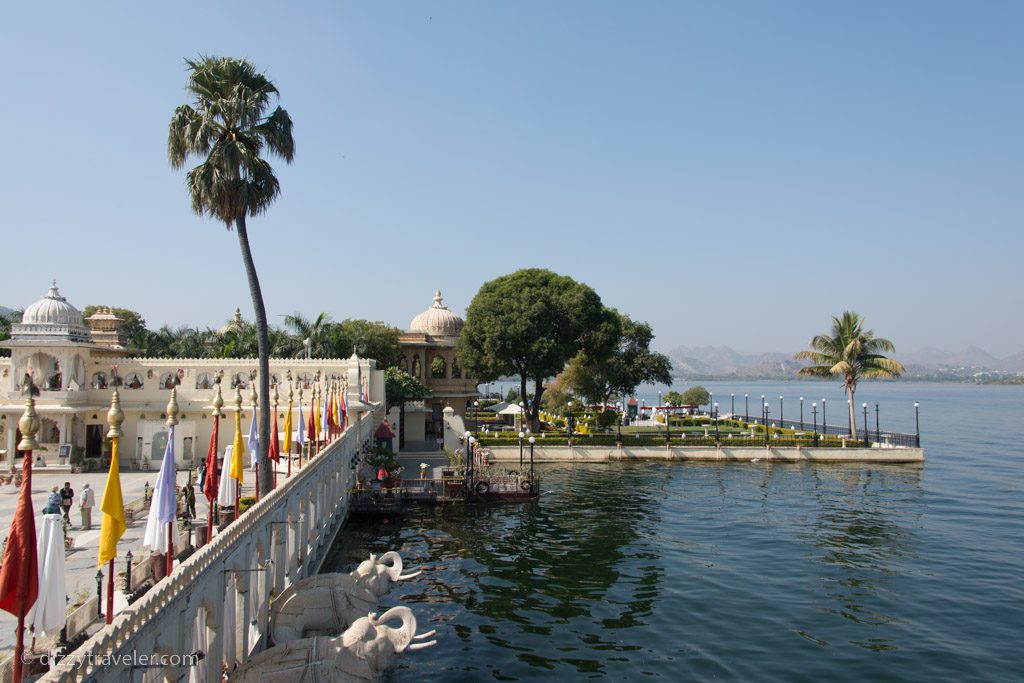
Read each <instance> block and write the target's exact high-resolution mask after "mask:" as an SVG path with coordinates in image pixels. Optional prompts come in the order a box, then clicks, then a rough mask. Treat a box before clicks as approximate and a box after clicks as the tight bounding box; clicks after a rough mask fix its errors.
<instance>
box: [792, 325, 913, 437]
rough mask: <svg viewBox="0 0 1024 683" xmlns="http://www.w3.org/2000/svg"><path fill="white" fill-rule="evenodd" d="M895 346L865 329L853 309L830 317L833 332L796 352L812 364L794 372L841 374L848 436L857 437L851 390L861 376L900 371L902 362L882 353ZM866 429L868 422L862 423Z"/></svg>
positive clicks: (893, 374)
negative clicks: (846, 402) (847, 408)
mask: <svg viewBox="0 0 1024 683" xmlns="http://www.w3.org/2000/svg"><path fill="white" fill-rule="evenodd" d="M895 350H896V347H894V346H893V345H892V342H891V341H889V340H888V339H883V338H882V337H876V336H875V333H874V331H872V330H868V331H866V332H865V331H864V319H863V318H861V317H860V316H859V315H857V314H856V313H854V312H853V311H843V315H842V316H840V317H838V318H832V333H831V335H828V334H819V335H817V336H816V337H814V339H812V340H811V348H810V349H809V350H807V351H800V352H798V353H797V354H796V359H797V360H809V361H811V363H813V365H809V366H808V367H806V368H801V369H800V370H799V371H797V373H796V374H797V375H803V376H805V377H842V378H843V388H845V389H846V395H847V397H848V398H849V408H850V429H851V431H852V434H851V436H853V438H854V440H856V439H857V411H856V410H854V402H853V394H854V392H855V391H856V390H857V382H859V381H860V380H861V379H878V378H885V379H889V378H893V377H899V376H900V375H902V374H903V364H902V363H900V362H899V361H896V360H893V359H892V358H886V357H885V356H883V355H882V352H883V351H887V352H889V353H892V352H893V351H895ZM864 428H865V429H867V425H865V426H864Z"/></svg>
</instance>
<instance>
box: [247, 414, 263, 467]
mask: <svg viewBox="0 0 1024 683" xmlns="http://www.w3.org/2000/svg"><path fill="white" fill-rule="evenodd" d="M248 446H249V464H250V465H251V466H252V468H253V469H256V457H257V456H258V455H259V449H260V440H259V437H258V436H257V435H256V409H255V408H253V411H252V422H251V423H249V443H248Z"/></svg>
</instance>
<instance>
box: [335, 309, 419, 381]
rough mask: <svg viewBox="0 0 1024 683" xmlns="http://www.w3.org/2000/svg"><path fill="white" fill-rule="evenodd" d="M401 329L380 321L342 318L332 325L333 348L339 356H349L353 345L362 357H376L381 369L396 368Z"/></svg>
mask: <svg viewBox="0 0 1024 683" xmlns="http://www.w3.org/2000/svg"><path fill="white" fill-rule="evenodd" d="M401 333H402V330H400V329H398V328H397V327H392V326H391V325H387V324H385V323H382V322H379V321H371V320H353V319H348V320H343V321H342V322H340V323H337V324H335V325H333V326H332V327H331V331H330V337H331V348H332V349H333V353H334V354H335V355H336V356H337V357H338V358H348V357H349V356H350V355H352V350H353V348H354V349H355V350H356V352H357V353H358V354H359V355H360V356H362V357H363V358H373V359H374V360H376V361H377V368H378V369H386V368H390V367H396V366H397V365H398V357H399V355H400V351H399V346H398V335H400V334H401Z"/></svg>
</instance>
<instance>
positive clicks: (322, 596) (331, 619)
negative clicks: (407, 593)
mask: <svg viewBox="0 0 1024 683" xmlns="http://www.w3.org/2000/svg"><path fill="white" fill-rule="evenodd" d="M403 569H404V565H403V563H402V556H401V555H399V554H398V553H396V552H394V551H391V552H387V553H384V554H383V555H381V556H380V557H377V556H376V555H370V559H368V560H364V561H363V562H361V563H360V564H359V566H358V567H356V568H355V570H353V571H352V572H350V573H348V574H342V573H331V574H317V575H316V576H311V577H309V578H306V579H303V580H301V581H298V582H296V583H294V584H292V585H291V586H289V587H288V588H286V589H285V590H284V591H283V592H282V593H281V595H280V597H278V598H277V599H276V600H274V603H273V605H272V607H271V610H270V636H271V638H272V640H273V642H274V643H277V644H281V643H287V642H288V641H291V640H295V639H297V638H307V637H310V636H317V635H337V634H339V633H341V632H342V631H344V630H345V629H346V628H348V627H349V626H350V625H351V624H352V623H353V622H355V621H356V620H357V619H359V618H360V617H364V616H366V614H367V613H368V612H372V611H373V610H375V609H377V603H378V601H379V600H380V598H381V596H383V595H384V594H385V593H387V592H388V589H390V587H391V582H392V581H407V580H409V579H411V578H414V577H416V576H419V575H420V573H421V572H419V571H416V572H411V573H409V574H403V573H402V571H403Z"/></svg>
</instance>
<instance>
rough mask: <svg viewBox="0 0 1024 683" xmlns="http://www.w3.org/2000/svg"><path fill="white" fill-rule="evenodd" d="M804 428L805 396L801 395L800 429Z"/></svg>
mask: <svg viewBox="0 0 1024 683" xmlns="http://www.w3.org/2000/svg"><path fill="white" fill-rule="evenodd" d="M803 430H804V397H803V396H801V397H800V431H801V432H802V431H803Z"/></svg>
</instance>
